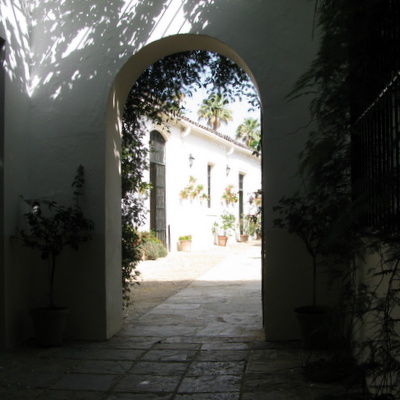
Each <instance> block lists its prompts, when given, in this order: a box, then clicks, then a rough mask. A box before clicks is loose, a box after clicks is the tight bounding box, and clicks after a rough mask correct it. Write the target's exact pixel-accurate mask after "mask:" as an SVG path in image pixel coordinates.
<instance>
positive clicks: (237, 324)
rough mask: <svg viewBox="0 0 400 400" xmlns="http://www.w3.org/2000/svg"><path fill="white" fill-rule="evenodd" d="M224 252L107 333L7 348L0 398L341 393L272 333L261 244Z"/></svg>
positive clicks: (162, 399)
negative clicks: (105, 337) (314, 376)
mask: <svg viewBox="0 0 400 400" xmlns="http://www.w3.org/2000/svg"><path fill="white" fill-rule="evenodd" d="M256 244H257V243H256ZM221 251H224V252H225V254H223V253H221ZM218 254H219V256H221V254H222V259H221V261H220V262H219V263H217V265H215V266H214V267H212V268H211V269H209V270H208V271H207V272H205V273H204V274H203V275H202V276H200V277H199V278H198V279H197V280H195V281H193V282H192V283H190V284H187V285H186V287H184V288H182V289H181V290H179V291H178V292H177V293H175V294H173V295H172V296H171V297H169V298H168V299H166V300H164V301H163V300H161V301H160V302H159V304H158V305H154V304H153V305H152V307H151V308H149V309H148V310H147V311H146V312H145V313H143V314H137V315H136V317H131V318H128V319H127V323H126V325H125V327H124V329H123V330H122V331H121V332H120V333H119V334H118V335H116V336H114V337H113V338H112V339H111V340H109V341H108V342H72V341H68V340H66V341H65V343H64V345H63V346H62V347H58V348H48V349H46V348H42V349H41V348H37V347H36V346H35V344H34V342H33V341H32V342H29V343H27V344H26V345H24V346H20V347H19V348H16V349H14V350H10V351H7V352H3V353H1V358H0V360H1V362H0V398H1V399H2V400H8V399H13V400H14V399H19V400H25V399H29V400H31V399H32V400H33V399H34V400H53V399H54V400H69V399H74V400H83V399H85V400H92V399H93V400H94V399H96V400H128V399H129V400H153V399H158V400H258V399H263V400H269V399H270V400H272V399H273V400H280V399H285V400H287V399H289V400H290V399H293V400H295V399H297V400H306V399H318V398H322V397H318V396H319V395H321V394H324V393H325V394H326V393H330V394H332V393H334V392H333V390H332V387H329V386H327V385H310V384H308V383H307V382H305V381H304V379H303V376H302V373H301V365H302V363H303V361H304V360H305V359H306V358H307V357H308V356H309V355H308V354H307V353H305V352H303V351H302V350H301V348H300V347H299V344H298V343H297V342H289V343H288V342H276V343H268V342H265V341H264V340H263V330H262V315H261V297H260V284H261V283H260V246H259V244H258V245H256V246H254V245H253V244H251V243H250V244H246V245H243V246H242V247H239V246H238V247H236V246H235V247H233V248H226V249H224V250H221V249H218ZM200 259H201V256H200V255H198V260H200ZM88 317H89V318H90V316H88ZM334 390H335V391H337V392H340V393H343V391H344V390H345V388H342V387H340V386H337V385H335V386H334Z"/></svg>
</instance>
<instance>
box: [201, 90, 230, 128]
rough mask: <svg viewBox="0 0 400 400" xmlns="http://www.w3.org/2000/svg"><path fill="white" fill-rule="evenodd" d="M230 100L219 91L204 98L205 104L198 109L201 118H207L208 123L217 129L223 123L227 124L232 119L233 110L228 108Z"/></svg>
mask: <svg viewBox="0 0 400 400" xmlns="http://www.w3.org/2000/svg"><path fill="white" fill-rule="evenodd" d="M227 104H229V100H228V99H227V98H225V97H223V96H222V95H221V94H219V93H212V94H210V96H208V98H207V99H205V100H203V104H202V105H201V107H200V110H199V111H198V115H199V120H201V119H206V120H207V125H208V126H209V127H210V128H212V129H214V130H217V129H218V128H219V127H220V126H221V123H224V124H227V123H228V121H232V111H231V110H229V109H227V108H226V106H227Z"/></svg>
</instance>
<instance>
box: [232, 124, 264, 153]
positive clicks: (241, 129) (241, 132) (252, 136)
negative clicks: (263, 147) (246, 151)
mask: <svg viewBox="0 0 400 400" xmlns="http://www.w3.org/2000/svg"><path fill="white" fill-rule="evenodd" d="M260 138H261V133H260V122H259V121H258V120H257V119H255V118H245V119H244V121H243V123H242V124H240V125H239V126H238V127H237V129H236V139H240V140H242V141H243V142H244V143H245V144H246V146H248V147H250V148H252V149H254V150H255V149H256V147H257V143H258V142H259V141H260Z"/></svg>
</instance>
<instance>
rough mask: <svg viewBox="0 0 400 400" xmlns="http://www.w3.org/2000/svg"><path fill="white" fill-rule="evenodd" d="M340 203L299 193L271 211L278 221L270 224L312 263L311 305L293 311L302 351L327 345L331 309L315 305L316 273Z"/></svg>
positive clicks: (324, 253) (282, 201) (327, 253)
mask: <svg viewBox="0 0 400 400" xmlns="http://www.w3.org/2000/svg"><path fill="white" fill-rule="evenodd" d="M339 207H340V202H339V203H337V204H336V203H335V202H334V201H329V199H327V198H325V197H324V194H323V193H318V192H315V191H314V192H308V193H305V194H302V195H300V194H299V193H297V194H295V195H293V196H292V197H290V198H285V197H283V198H282V199H280V201H279V203H278V205H277V206H275V207H273V210H274V211H277V212H278V213H279V214H280V217H279V218H277V219H275V220H274V221H273V223H274V225H275V226H276V227H279V228H285V229H287V230H288V232H289V233H294V234H296V235H297V236H298V237H299V238H300V239H301V240H302V241H303V243H304V245H305V247H306V249H307V251H308V253H309V254H310V256H311V260H312V291H311V294H312V299H311V300H312V301H311V304H310V305H306V306H302V307H298V308H296V309H295V313H296V316H297V319H298V320H299V323H300V330H301V334H302V340H303V345H304V347H307V348H310V347H324V346H325V345H326V344H327V336H328V330H327V328H328V325H329V317H330V313H331V309H330V308H329V307H326V306H322V305H318V304H317V270H318V267H319V263H320V262H322V258H323V257H324V256H327V255H329V253H330V249H329V248H328V246H327V243H328V240H329V238H330V236H331V233H332V227H333V223H334V222H333V221H335V218H336V217H337V216H338V215H339V212H340V210H339Z"/></svg>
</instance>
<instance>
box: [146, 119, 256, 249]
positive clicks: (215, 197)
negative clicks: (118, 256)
mask: <svg viewBox="0 0 400 400" xmlns="http://www.w3.org/2000/svg"><path fill="white" fill-rule="evenodd" d="M168 125H169V131H167V130H166V129H165V128H164V129H160V127H159V126H151V125H150V126H149V127H148V131H149V132H150V131H152V130H155V131H158V132H160V134H161V135H162V136H163V137H164V139H165V140H166V143H165V165H166V228H167V232H168V234H170V236H169V237H168V238H167V245H168V244H170V250H171V251H177V250H178V249H179V246H178V239H179V236H184V235H192V236H193V242H192V249H193V250H204V249H207V248H210V247H212V246H214V235H213V233H212V226H213V224H214V222H215V221H217V220H218V218H219V216H220V215H221V214H222V213H223V212H224V211H225V210H226V211H228V212H230V213H232V214H233V215H234V216H235V218H236V223H238V222H239V203H235V204H228V205H227V204H226V202H224V201H223V200H222V194H223V192H224V189H225V188H226V187H227V186H228V185H232V186H233V189H232V191H233V192H235V193H237V192H238V189H239V174H242V175H243V176H244V179H243V194H244V200H243V206H244V212H248V211H249V208H250V204H249V202H248V200H249V197H250V195H253V197H254V192H256V191H257V190H259V189H261V160H260V158H258V157H256V156H255V155H253V154H252V150H250V149H247V148H243V147H242V146H240V145H238V144H237V143H233V142H231V141H229V140H226V139H224V138H221V137H220V136H218V135H216V134H215V133H213V132H211V131H210V130H208V129H207V128H203V127H201V126H198V124H196V123H195V122H193V121H186V120H181V119H179V120H176V121H173V120H172V121H170V122H169V124H168ZM148 141H149V137H148V138H147V139H145V143H147V142H148ZM189 155H192V156H193V157H194V160H193V164H192V166H191V167H190V166H189ZM208 165H211V166H212V170H211V185H210V186H211V204H210V205H211V207H208V201H207V200H201V199H200V198H195V199H182V198H181V196H180V193H181V191H182V190H183V189H184V188H185V186H187V185H188V184H189V181H190V177H193V178H195V179H196V183H195V186H197V185H199V184H201V185H203V187H204V189H203V192H202V193H204V194H207V193H208V190H207V187H208V186H207V184H208V182H207V178H208V177H207V166H208ZM227 165H229V167H230V171H229V174H228V175H227V173H226V166H227ZM147 175H148V174H147ZM147 180H149V176H147ZM145 204H146V207H147V208H148V209H150V200H147V202H146V203H145ZM141 230H150V215H148V218H147V223H146V224H145V225H144V226H142V227H141ZM235 240H236V237H235V235H233V236H232V239H230V240H229V241H228V243H229V244H231V243H234V241H235Z"/></svg>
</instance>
